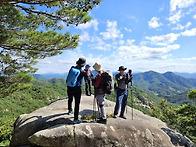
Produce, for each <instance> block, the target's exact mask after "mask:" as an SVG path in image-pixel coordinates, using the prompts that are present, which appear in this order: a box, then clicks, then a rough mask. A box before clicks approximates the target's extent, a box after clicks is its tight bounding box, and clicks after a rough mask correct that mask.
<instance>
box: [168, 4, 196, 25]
mask: <svg viewBox="0 0 196 147" xmlns="http://www.w3.org/2000/svg"><path fill="white" fill-rule="evenodd" d="M195 3H196V0H170V17H169V21H170V22H171V23H172V24H175V23H177V22H179V21H180V19H181V17H183V16H184V15H185V14H187V15H188V14H189V13H190V11H189V12H188V13H184V14H182V9H184V8H188V7H192V6H194V4H195ZM191 11H192V10H191Z"/></svg>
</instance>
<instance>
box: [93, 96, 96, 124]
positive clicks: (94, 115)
mask: <svg viewBox="0 0 196 147" xmlns="http://www.w3.org/2000/svg"><path fill="white" fill-rule="evenodd" d="M93 120H94V121H96V95H94V101H93Z"/></svg>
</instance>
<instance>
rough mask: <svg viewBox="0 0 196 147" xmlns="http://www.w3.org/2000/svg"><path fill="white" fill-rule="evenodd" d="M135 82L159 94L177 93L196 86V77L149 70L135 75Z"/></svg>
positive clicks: (137, 85) (140, 86)
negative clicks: (191, 77)
mask: <svg viewBox="0 0 196 147" xmlns="http://www.w3.org/2000/svg"><path fill="white" fill-rule="evenodd" d="M133 84H134V85H135V86H136V87H139V88H141V89H143V90H145V91H151V92H153V93H155V94H157V95H159V96H168V95H176V94H179V93H182V92H185V91H188V90H190V89H191V88H196V79H187V78H184V77H182V76H179V75H176V74H174V73H172V72H166V73H164V74H161V73H158V72H154V71H148V72H144V73H138V74H137V75H135V76H133Z"/></svg>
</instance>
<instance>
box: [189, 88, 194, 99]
mask: <svg viewBox="0 0 196 147" xmlns="http://www.w3.org/2000/svg"><path fill="white" fill-rule="evenodd" d="M188 97H189V99H190V100H196V89H191V90H190V91H189V92H188Z"/></svg>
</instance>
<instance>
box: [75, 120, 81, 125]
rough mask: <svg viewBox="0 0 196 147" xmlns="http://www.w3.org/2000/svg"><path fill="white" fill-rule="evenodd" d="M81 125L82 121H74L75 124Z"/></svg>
mask: <svg viewBox="0 0 196 147" xmlns="http://www.w3.org/2000/svg"><path fill="white" fill-rule="evenodd" d="M80 123H82V121H81V120H74V124H80Z"/></svg>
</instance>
